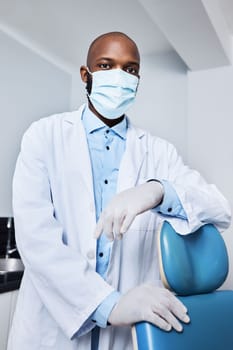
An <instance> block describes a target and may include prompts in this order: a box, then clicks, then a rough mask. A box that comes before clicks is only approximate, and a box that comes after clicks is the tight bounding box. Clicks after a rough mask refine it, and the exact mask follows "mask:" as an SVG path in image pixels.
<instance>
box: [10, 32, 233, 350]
mask: <svg viewBox="0 0 233 350" xmlns="http://www.w3.org/2000/svg"><path fill="white" fill-rule="evenodd" d="M139 64H140V58H139V53H138V49H137V46H136V44H135V43H134V42H133V41H132V40H131V39H130V38H129V37H128V36H126V35H125V34H123V33H118V32H113V33H107V34H104V35H102V36H100V37H98V38H97V39H96V40H95V41H94V42H93V43H92V44H91V46H90V48H89V52H88V56H87V65H86V66H82V67H81V77H82V80H83V81H84V82H85V83H86V88H87V94H88V103H87V105H85V106H82V107H81V108H80V109H79V110H78V111H75V112H71V113H62V114H58V115H53V116H51V117H48V118H43V119H41V120H39V121H38V122H35V123H33V124H32V125H31V127H30V128H29V129H28V130H27V131H26V133H25V135H24V137H23V140H22V146H21V152H20V155H19V157H18V161H17V165H16V170H15V175H14V182H13V207H14V217H15V227H16V239H17V245H18V248H19V251H20V254H21V257H22V259H23V262H24V265H25V272H24V276H23V280H22V284H21V287H20V291H19V296H18V301H17V306H16V310H15V314H14V319H13V325H12V329H11V333H10V337H9V342H8V350H49V349H50V350H76V349H77V350H94V349H95V350H96V349H99V350H120V349H122V350H123V349H124V350H132V341H131V334H130V325H131V324H133V323H135V322H137V321H141V320H146V321H149V322H151V323H154V324H155V325H157V326H158V327H160V328H162V329H164V330H167V331H169V330H170V329H171V328H174V329H175V330H176V331H181V330H182V327H183V326H184V324H183V322H184V323H188V322H189V316H188V313H187V312H188V311H187V310H186V308H185V306H184V305H182V304H181V303H180V302H179V301H178V300H177V299H176V297H175V296H174V295H173V294H172V293H170V292H168V291H166V290H165V289H164V288H162V287H161V286H160V276H159V272H158V261H157V253H156V229H157V227H158V225H159V224H160V223H161V222H162V221H163V220H164V219H166V220H169V222H170V223H171V224H172V225H173V226H174V227H175V229H176V230H177V231H178V232H180V233H181V234H187V233H189V232H192V231H194V230H196V229H197V228H198V227H200V226H201V225H203V224H205V223H213V224H214V225H216V227H217V228H218V229H220V230H224V229H226V228H227V227H228V226H229V222H230V211H229V207H228V204H227V202H226V200H225V199H224V198H223V196H222V195H221V194H220V193H219V191H218V190H217V188H216V187H215V186H214V185H210V184H207V183H206V182H205V180H204V179H203V178H202V177H201V176H200V175H199V173H198V172H196V171H193V170H191V169H189V168H188V167H187V166H185V165H184V164H183V162H182V160H181V158H180V157H179V156H178V154H177V152H176V150H175V148H174V147H173V146H172V145H171V144H169V143H168V142H166V141H165V140H162V139H160V138H157V137H154V136H152V135H150V134H149V133H148V132H146V131H144V130H141V129H139V128H136V127H134V126H133V125H132V124H131V122H130V121H129V119H128V118H127V117H126V116H125V112H126V110H127V109H128V108H129V106H130V105H131V103H132V102H133V100H134V98H135V95H136V90H137V86H138V83H139ZM142 117H143V116H142ZM149 180H152V181H149ZM96 223H97V224H96ZM94 233H95V234H94ZM184 327H185V326H184Z"/></svg>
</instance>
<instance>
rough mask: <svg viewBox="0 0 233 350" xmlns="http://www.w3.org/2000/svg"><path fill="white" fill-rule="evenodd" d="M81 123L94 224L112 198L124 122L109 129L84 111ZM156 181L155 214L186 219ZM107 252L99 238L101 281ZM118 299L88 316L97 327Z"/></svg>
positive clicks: (168, 186)
mask: <svg viewBox="0 0 233 350" xmlns="http://www.w3.org/2000/svg"><path fill="white" fill-rule="evenodd" d="M82 121H83V125H84V128H85V132H86V137H87V142H88V147H89V154H90V159H91V166H92V176H93V188H94V198H95V208H96V220H98V219H99V216H100V214H101V212H102V211H103V209H104V208H105V207H106V205H107V204H108V203H109V201H110V200H111V198H112V197H113V196H114V195H115V194H116V186H117V179H118V173H119V168H120V162H121V159H122V156H123V153H124V151H125V146H126V134H127V119H126V118H124V119H123V120H122V121H121V122H120V123H119V124H117V125H115V126H114V127H112V128H109V127H108V126H107V125H106V124H104V123H103V122H102V121H101V120H100V119H98V118H97V117H96V116H95V115H94V114H93V113H92V112H91V111H90V109H89V108H88V107H86V108H85V110H84V112H83V115H82ZM159 180H160V181H161V182H162V184H163V186H164V199H163V202H162V204H161V205H160V206H158V207H157V208H155V210H157V211H159V212H161V213H162V214H165V215H172V216H176V217H180V218H183V219H186V214H185V212H184V209H183V207H182V205H181V202H180V200H179V198H178V196H177V194H176V192H175V190H174V189H173V187H172V185H171V184H170V183H169V182H168V181H165V180H163V179H159ZM111 248H112V242H110V241H109V240H108V239H107V238H106V236H105V235H101V236H100V238H99V239H98V241H97V251H96V271H97V272H98V273H99V274H100V275H101V276H102V277H103V278H104V279H105V278H106V272H107V268H108V264H109V258H110V253H111ZM120 296H121V294H120V293H119V292H117V291H115V292H113V293H112V294H110V295H109V296H108V297H107V298H106V299H105V300H104V302H103V303H101V304H100V305H99V307H98V308H97V309H96V311H95V312H94V313H93V314H92V316H91V318H92V319H93V320H95V321H96V324H97V325H98V326H100V327H106V325H107V319H108V316H109V314H110V312H111V310H112V308H113V307H114V305H115V304H116V303H117V301H118V300H119V298H120Z"/></svg>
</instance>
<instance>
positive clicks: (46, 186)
mask: <svg viewBox="0 0 233 350" xmlns="http://www.w3.org/2000/svg"><path fill="white" fill-rule="evenodd" d="M39 131H41V132H40V133H39V132H38V130H37V127H36V123H35V124H33V125H32V126H31V127H30V128H29V130H28V131H27V132H26V133H25V135H24V137H23V141H22V146H21V152H20V155H19V157H18V160H17V164H16V169H15V174H14V179H13V211H14V218H15V228H16V240H17V246H18V248H19V252H20V255H21V257H22V259H23V262H24V265H25V271H26V273H27V275H28V276H29V278H30V280H31V282H32V284H33V285H34V288H35V289H36V291H37V293H38V295H39V297H40V299H41V301H42V303H43V304H44V306H45V307H46V309H47V311H48V312H49V314H50V315H51V316H52V318H53V319H54V320H55V321H56V323H57V324H58V326H59V327H60V328H61V329H62V330H63V332H64V333H65V334H66V335H67V337H69V338H72V337H73V336H74V334H76V333H77V332H78V330H79V329H80V328H81V327H82V325H83V324H85V322H86V320H87V319H88V318H89V316H90V315H91V314H92V313H93V312H94V311H95V309H96V308H97V307H98V305H99V304H101V302H102V301H103V300H104V299H105V298H106V297H107V296H108V295H109V294H111V293H112V292H113V291H114V289H113V288H112V287H111V286H109V285H108V284H107V283H106V282H105V281H104V280H103V279H102V278H101V277H100V276H99V275H98V274H97V273H96V272H95V271H94V270H93V269H91V268H90V266H89V263H88V261H87V260H86V259H85V258H84V257H83V256H82V255H81V254H80V253H79V252H77V251H76V250H75V249H72V248H71V247H69V246H67V245H65V244H64V243H63V240H62V236H63V227H62V225H61V224H60V223H59V222H58V221H57V219H56V218H55V215H54V208H53V204H52V198H51V189H50V181H49V176H48V171H47V167H46V164H45V163H46V162H45V158H46V153H48V152H49V149H47V148H46V139H45V137H44V135H43V132H42V131H43V130H39ZM93 326H94V323H92V322H91V321H90V324H89V325H86V324H85V329H86V332H87V331H88V330H90V329H91V328H93Z"/></svg>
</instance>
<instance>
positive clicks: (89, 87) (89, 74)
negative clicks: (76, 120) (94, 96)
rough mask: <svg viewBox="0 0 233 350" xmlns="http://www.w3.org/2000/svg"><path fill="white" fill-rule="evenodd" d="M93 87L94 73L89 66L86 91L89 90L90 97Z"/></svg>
mask: <svg viewBox="0 0 233 350" xmlns="http://www.w3.org/2000/svg"><path fill="white" fill-rule="evenodd" d="M91 88H92V73H91V71H90V70H89V68H88V67H87V83H86V91H87V98H88V99H89V96H90V94H91Z"/></svg>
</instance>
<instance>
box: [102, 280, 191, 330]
mask: <svg viewBox="0 0 233 350" xmlns="http://www.w3.org/2000/svg"><path fill="white" fill-rule="evenodd" d="M178 319H179V320H181V321H182V322H185V323H188V322H189V321H190V319H189V316H188V315H187V308H186V307H185V306H184V305H183V304H182V303H181V302H180V301H179V300H178V299H177V298H176V297H175V296H174V295H173V294H172V293H171V292H170V291H169V290H167V289H165V288H161V287H156V286H153V285H150V284H142V285H140V286H138V287H136V288H133V289H131V290H130V291H129V292H128V293H126V294H125V295H123V296H122V297H121V298H120V300H119V302H118V303H117V304H116V305H115V306H114V308H113V310H112V312H111V313H110V315H109V318H108V321H109V322H110V323H111V325H113V326H128V325H132V324H134V323H136V322H140V321H147V322H150V323H152V324H154V325H156V326H158V327H159V328H161V329H163V330H165V331H170V330H171V329H172V328H174V329H175V330H176V331H178V332H181V331H182V329H183V327H182V325H181V323H180V322H179V321H178Z"/></svg>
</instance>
